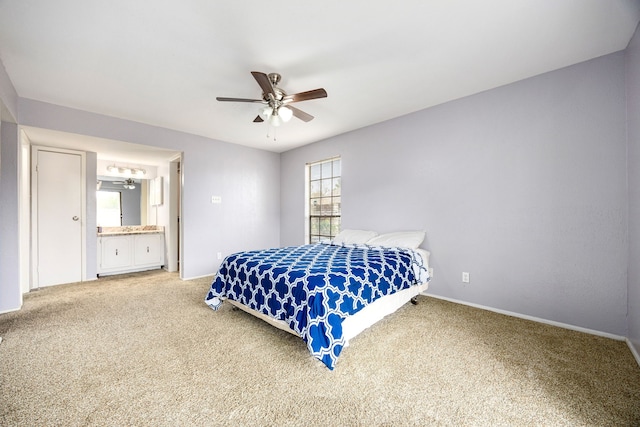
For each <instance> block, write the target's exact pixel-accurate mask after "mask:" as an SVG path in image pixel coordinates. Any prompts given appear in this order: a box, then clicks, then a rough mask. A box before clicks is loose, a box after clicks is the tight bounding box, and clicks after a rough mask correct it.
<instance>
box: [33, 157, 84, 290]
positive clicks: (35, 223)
mask: <svg viewBox="0 0 640 427" xmlns="http://www.w3.org/2000/svg"><path fill="white" fill-rule="evenodd" d="M39 151H48V152H54V153H67V154H75V155H79V156H80V159H81V160H80V164H81V202H80V203H81V218H80V224H81V227H80V239H81V245H82V248H81V263H82V265H81V278H82V281H86V280H87V262H86V256H87V254H86V248H87V235H86V234H87V233H86V229H87V222H86V219H87V171H86V164H87V162H86V153H85V152H84V151H76V150H67V149H64V148H52V147H46V146H40V145H32V146H31V225H32V229H31V259H32V260H33V262H32V264H31V267H32V270H31V277H32V281H31V288H32V289H34V288H39V287H40V278H39V276H38V265H39V262H38V179H37V175H36V174H37V163H38V152H39Z"/></svg>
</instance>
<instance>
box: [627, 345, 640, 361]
mask: <svg viewBox="0 0 640 427" xmlns="http://www.w3.org/2000/svg"><path fill="white" fill-rule="evenodd" d="M626 341H627V345H628V346H629V350H631V354H633V357H634V358H635V359H636V362H638V366H640V354H638V350H636V348H635V346H634V345H633V343H632V342H631V340H630V339H629V338H626Z"/></svg>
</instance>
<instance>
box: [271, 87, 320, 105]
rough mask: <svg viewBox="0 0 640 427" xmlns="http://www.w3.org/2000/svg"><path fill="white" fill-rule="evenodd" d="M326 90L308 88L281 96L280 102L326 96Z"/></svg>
mask: <svg viewBox="0 0 640 427" xmlns="http://www.w3.org/2000/svg"><path fill="white" fill-rule="evenodd" d="M326 97H327V91H326V90H324V89H314V90H308V91H306V92H300V93H294V94H293V95H287V96H285V97H284V98H282V102H289V103H291V102H300V101H308V100H310V99H317V98H326Z"/></svg>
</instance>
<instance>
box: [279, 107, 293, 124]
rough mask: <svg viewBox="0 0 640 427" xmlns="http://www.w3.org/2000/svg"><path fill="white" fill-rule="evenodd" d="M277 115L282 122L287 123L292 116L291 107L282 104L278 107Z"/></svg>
mask: <svg viewBox="0 0 640 427" xmlns="http://www.w3.org/2000/svg"><path fill="white" fill-rule="evenodd" d="M278 116H280V118H281V119H282V121H283V122H285V123H287V122H288V121H289V120H291V117H293V111H292V110H291V108H288V107H285V106H282V107H280V108H278Z"/></svg>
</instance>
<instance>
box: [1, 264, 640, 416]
mask: <svg viewBox="0 0 640 427" xmlns="http://www.w3.org/2000/svg"><path fill="white" fill-rule="evenodd" d="M210 281H211V279H210V278H205V279H200V280H194V281H188V282H183V281H181V280H180V279H179V278H178V277H177V276H176V275H175V274H169V273H165V272H162V271H154V272H147V273H137V274H131V275H126V276H119V277H112V278H101V279H99V280H98V281H95V282H88V283H81V284H71V285H62V286H56V287H51V288H45V289H42V290H40V291H35V292H32V293H30V294H28V295H26V297H25V303H24V308H23V309H22V310H21V311H19V312H15V313H9V314H4V315H0V336H2V337H3V341H2V343H1V344H0V425H1V426H43V425H60V426H83V425H114V426H124V425H129V426H133V425H138V426H145V425H152V426H191V425H195V426H206V425H243V426H245V425H246V426H249V425H250V426H258V425H265V426H311V425H313V426H395V425H413V426H418V425H420V426H423V425H435V426H438V425H442V426H449V425H455V426H458V425H466V426H485V425H491V426H498V425H502V426H507V425H508V426H539V425H545V426H629V425H640V367H638V365H637V364H636V362H635V360H634V359H633V357H632V355H631V353H630V351H629V349H628V348H627V346H626V344H625V343H623V342H618V341H613V340H609V339H605V338H600V337H595V336H591V335H587V334H583V333H578V332H573V331H568V330H564V329H560V328H555V327H550V326H546V325H541V324H537V323H534V322H529V321H525V320H521V319H515V318H510V317H507V316H503V315H499V314H495V313H491V312H486V311H482V310H478V309H474V308H469V307H465V306H461V305H457V304H452V303H449V302H444V301H440V300H436V299H433V298H427V297H420V298H419V301H420V303H419V304H418V305H417V306H413V305H411V304H408V305H406V306H405V307H403V308H402V309H401V310H400V311H398V312H397V313H394V314H393V315H391V316H389V317H387V318H386V319H385V320H383V321H382V322H380V323H378V324H377V325H375V326H374V327H373V328H370V329H368V330H367V331H365V332H364V333H363V334H361V335H359V336H358V337H356V338H355V339H354V340H353V341H352V343H351V346H350V347H348V348H347V349H345V350H344V352H343V354H342V356H341V358H340V360H339V361H338V365H337V367H336V369H335V370H334V371H329V370H328V369H326V368H325V367H324V365H322V364H321V363H320V362H318V361H316V360H315V359H313V358H312V357H311V356H310V355H309V353H308V351H307V349H306V346H305V344H304V343H303V342H302V340H300V339H299V338H296V337H294V336H293V335H291V334H288V333H286V332H283V331H280V330H278V329H276V328H274V327H272V326H269V325H267V324H266V323H264V322H262V321H260V320H258V319H255V318H253V317H251V316H249V315H247V314H246V313H244V312H242V311H232V310H231V308H230V306H229V304H225V305H224V306H223V308H222V309H221V310H220V311H218V312H214V311H212V310H211V309H209V308H208V307H207V306H206V305H205V304H204V302H203V299H204V296H205V294H206V291H207V289H208V286H209V283H210Z"/></svg>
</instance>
